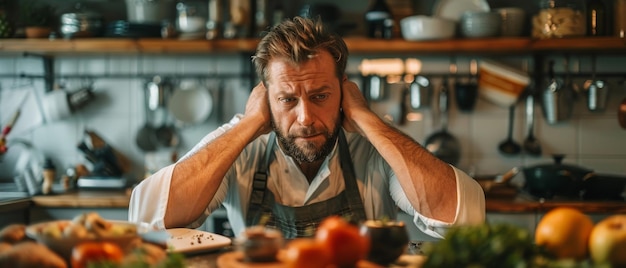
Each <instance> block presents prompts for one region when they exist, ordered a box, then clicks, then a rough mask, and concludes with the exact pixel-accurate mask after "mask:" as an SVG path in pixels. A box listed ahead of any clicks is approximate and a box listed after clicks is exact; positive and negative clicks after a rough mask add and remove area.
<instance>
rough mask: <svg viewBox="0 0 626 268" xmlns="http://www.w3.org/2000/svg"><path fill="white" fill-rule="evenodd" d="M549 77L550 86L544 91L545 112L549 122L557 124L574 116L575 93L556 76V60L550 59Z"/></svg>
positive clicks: (543, 104) (543, 105) (543, 103)
mask: <svg viewBox="0 0 626 268" xmlns="http://www.w3.org/2000/svg"><path fill="white" fill-rule="evenodd" d="M566 68H567V67H566ZM548 77H549V82H548V86H547V87H546V88H545V89H544V90H543V92H542V107H543V114H544V117H545V119H546V122H548V124H557V123H560V122H563V121H566V120H567V119H569V118H570V117H571V116H572V104H573V101H574V94H573V91H572V89H571V88H568V87H564V86H563V82H562V80H561V79H558V78H556V77H555V75H554V61H550V67H549V68H548Z"/></svg>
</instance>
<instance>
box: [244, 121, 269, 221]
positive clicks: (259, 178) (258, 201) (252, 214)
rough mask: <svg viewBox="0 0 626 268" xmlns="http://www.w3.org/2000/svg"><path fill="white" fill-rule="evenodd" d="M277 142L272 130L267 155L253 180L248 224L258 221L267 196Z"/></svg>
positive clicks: (266, 150) (247, 218)
mask: <svg viewBox="0 0 626 268" xmlns="http://www.w3.org/2000/svg"><path fill="white" fill-rule="evenodd" d="M275 144H276V133H274V132H271V133H270V136H269V139H268V140H267V148H266V149H265V155H264V157H263V159H262V160H261V164H260V165H259V167H258V169H257V171H256V173H254V178H253V180H252V192H251V193H250V202H249V206H248V213H247V215H246V222H247V225H248V226H252V225H253V224H255V223H256V222H258V220H259V217H260V214H261V207H262V204H263V199H264V196H265V188H267V171H268V170H269V165H270V163H271V162H272V160H273V158H274V145H275Z"/></svg>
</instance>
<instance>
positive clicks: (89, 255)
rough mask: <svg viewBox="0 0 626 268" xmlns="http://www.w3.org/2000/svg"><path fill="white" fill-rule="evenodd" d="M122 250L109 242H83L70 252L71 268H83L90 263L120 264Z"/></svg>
mask: <svg viewBox="0 0 626 268" xmlns="http://www.w3.org/2000/svg"><path fill="white" fill-rule="evenodd" d="M123 258H124V252H123V251H122V249H121V248H120V247H119V246H118V245H116V244H114V243H111V242H83V243H81V244H78V245H77V246H75V247H74V249H73V250H72V258H71V263H72V268H85V267H87V266H88V264H89V263H90V262H97V261H107V262H112V263H121V262H122V259H123Z"/></svg>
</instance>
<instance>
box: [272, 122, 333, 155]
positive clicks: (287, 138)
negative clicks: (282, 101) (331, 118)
mask: <svg viewBox="0 0 626 268" xmlns="http://www.w3.org/2000/svg"><path fill="white" fill-rule="evenodd" d="M271 123H272V128H273V129H274V132H276V137H277V138H278V142H279V143H280V145H281V147H282V148H283V150H285V153H286V154H287V155H288V156H291V157H292V158H293V159H295V160H296V161H297V162H298V163H304V162H308V163H312V162H315V161H318V160H321V159H323V158H324V157H326V156H328V155H329V154H330V153H331V152H332V150H333V148H334V147H335V142H336V141H337V136H338V135H339V129H340V127H341V120H337V124H336V125H335V127H334V129H333V130H332V133H331V132H329V131H328V130H324V131H323V132H322V133H319V134H322V135H324V137H326V142H325V143H324V144H322V146H321V147H320V148H316V147H315V144H313V143H311V142H307V143H306V144H305V145H304V148H301V147H299V146H298V145H297V144H296V142H295V139H296V138H297V136H294V135H290V134H285V133H283V132H282V131H281V130H280V129H278V127H276V124H275V123H274V117H273V116H272V121H271ZM313 133H317V130H316V129H315V128H313V127H308V128H304V129H300V130H299V131H298V135H305V136H306V135H308V134H313Z"/></svg>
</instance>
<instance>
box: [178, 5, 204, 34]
mask: <svg viewBox="0 0 626 268" xmlns="http://www.w3.org/2000/svg"><path fill="white" fill-rule="evenodd" d="M176 11H177V18H176V28H177V30H178V31H179V32H181V33H183V34H185V33H187V34H190V33H191V34H196V33H201V34H202V35H204V32H205V30H206V22H207V17H208V12H209V8H208V2H205V1H197V0H196V1H181V2H178V3H177V4H176Z"/></svg>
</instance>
